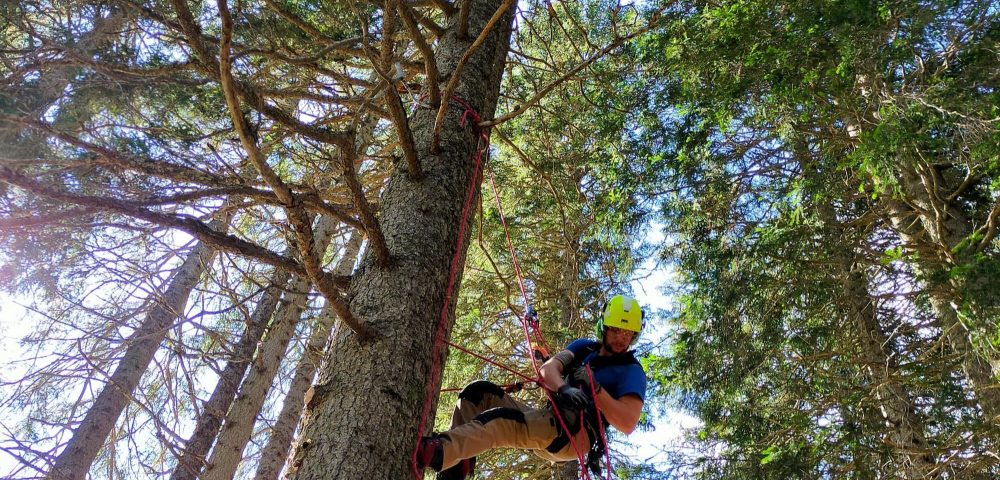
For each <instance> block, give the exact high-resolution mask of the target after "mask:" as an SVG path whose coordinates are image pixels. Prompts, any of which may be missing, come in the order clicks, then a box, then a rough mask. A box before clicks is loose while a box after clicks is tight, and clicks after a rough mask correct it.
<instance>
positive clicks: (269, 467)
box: [254, 232, 362, 480]
mask: <svg viewBox="0 0 1000 480" xmlns="http://www.w3.org/2000/svg"><path fill="white" fill-rule="evenodd" d="M361 240H362V237H361V235H360V234H358V233H357V232H355V233H354V234H353V235H352V236H351V238H350V240H348V241H347V244H346V245H344V253H343V257H342V260H341V261H340V262H339V263H338V265H337V268H336V269H335V270H334V272H333V273H334V275H349V274H350V273H351V269H352V268H353V267H354V262H355V260H356V259H357V257H358V253H359V252H360V251H361ZM336 319H337V316H336V313H335V312H334V311H333V309H331V308H330V307H329V306H324V307H323V310H322V312H320V314H319V318H318V319H317V322H316V327H315V328H314V329H313V331H312V333H310V334H309V340H308V343H306V348H305V353H304V354H303V355H302V359H301V360H299V364H298V365H297V366H296V367H295V374H294V376H293V377H292V382H291V383H290V384H289V385H288V393H287V394H286V395H285V400H284V403H283V404H282V406H281V413H279V414H278V419H277V420H276V421H275V422H274V426H273V427H271V435H270V436H269V437H268V439H267V444H266V445H265V446H264V449H263V450H261V455H260V462H259V464H258V466H257V473H256V474H255V475H254V478H255V480H277V478H278V475H279V474H280V473H281V469H282V467H284V465H285V459H286V458H287V457H288V451H289V450H290V449H291V446H292V437H293V435H294V433H295V428H296V427H297V426H298V425H299V420H300V419H301V417H302V409H303V408H305V403H304V401H305V398H306V392H307V391H308V390H309V386H310V385H312V382H313V378H314V377H315V376H316V371H317V369H318V368H319V366H320V364H321V362H322V360H323V357H324V354H325V352H326V345H327V343H328V342H329V340H330V334H331V333H332V332H333V326H334V323H335V321H336Z"/></svg>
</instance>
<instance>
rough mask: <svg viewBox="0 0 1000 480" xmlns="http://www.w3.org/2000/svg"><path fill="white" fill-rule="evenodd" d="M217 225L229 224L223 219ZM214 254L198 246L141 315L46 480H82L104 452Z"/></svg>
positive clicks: (208, 248) (209, 249)
mask: <svg viewBox="0 0 1000 480" xmlns="http://www.w3.org/2000/svg"><path fill="white" fill-rule="evenodd" d="M213 223H216V226H217V227H218V228H221V226H222V224H223V223H225V224H228V218H227V219H225V220H223V221H221V222H213ZM214 254H215V250H213V249H212V248H211V247H209V246H207V245H205V244H198V245H197V246H196V247H195V248H194V249H193V250H192V251H191V253H189V254H188V256H187V258H186V259H185V260H184V263H182V264H181V266H180V267H179V268H178V269H177V271H176V272H175V273H174V275H173V277H171V279H170V280H169V286H168V287H167V289H166V291H165V292H164V293H163V295H162V296H160V297H159V298H157V299H155V300H156V303H155V304H154V305H153V307H152V308H151V309H150V311H149V313H147V314H146V318H145V319H143V321H142V324H141V325H140V326H139V327H138V328H137V329H136V331H135V333H134V334H133V335H132V337H131V338H130V339H129V340H128V341H127V344H128V348H127V349H126V350H125V354H124V355H123V356H122V358H121V359H120V360H119V361H118V365H117V367H115V371H114V373H112V374H111V378H109V379H108V383H107V384H105V386H104V388H103V389H102V390H101V393H100V394H98V396H97V398H96V399H95V400H94V404H93V405H92V406H91V407H90V409H89V410H87V415H86V416H84V418H83V421H82V422H81V423H80V425H79V426H77V427H76V429H74V430H73V436H72V438H70V440H69V443H68V444H67V445H66V448H64V449H63V451H62V453H60V454H59V456H58V457H56V460H55V462H54V463H53V465H52V469H51V470H50V471H49V473H48V477H49V478H53V479H59V480H63V479H64V480H82V479H84V478H86V477H87V472H88V471H89V470H90V466H91V464H93V463H94V459H95V458H96V457H97V453H98V452H99V451H100V450H101V448H102V447H103V446H104V443H105V441H107V439H108V434H109V433H111V429H112V428H114V426H115V423H116V422H117V421H118V417H119V416H120V415H121V413H122V411H123V410H124V409H125V407H126V406H127V405H128V404H129V402H130V401H131V399H132V395H133V394H134V392H135V389H136V387H137V386H138V385H139V380H140V379H141V378H142V375H143V373H145V372H146V369H147V368H149V363H150V362H151V361H152V360H153V355H155V354H156V350H157V349H158V348H159V346H160V343H162V342H163V339H164V337H165V336H166V334H167V331H168V330H169V328H170V326H171V325H173V322H174V320H175V319H176V318H178V317H179V316H181V315H183V313H184V307H185V306H186V305H187V301H188V296H189V295H190V294H191V290H192V289H193V288H194V286H195V284H197V283H198V280H199V279H200V278H201V275H202V273H203V272H204V270H205V265H207V264H208V263H209V262H211V260H212V257H213V256H214Z"/></svg>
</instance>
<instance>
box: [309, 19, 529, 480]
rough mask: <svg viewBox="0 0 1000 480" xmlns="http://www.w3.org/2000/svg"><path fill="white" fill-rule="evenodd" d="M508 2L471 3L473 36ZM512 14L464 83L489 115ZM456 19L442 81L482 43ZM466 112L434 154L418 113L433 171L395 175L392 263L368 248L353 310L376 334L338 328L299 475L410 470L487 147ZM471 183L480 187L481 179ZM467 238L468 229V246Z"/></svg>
mask: <svg viewBox="0 0 1000 480" xmlns="http://www.w3.org/2000/svg"><path fill="white" fill-rule="evenodd" d="M501 3H502V2H501V1H500V0H491V1H481V2H470V10H471V11H470V15H469V26H470V28H469V31H470V36H472V37H475V36H477V35H478V33H479V32H480V31H481V30H482V29H483V27H484V25H485V23H486V21H487V20H488V19H489V18H490V17H491V16H492V15H493V13H494V12H495V11H496V10H497V8H498V6H500V5H501ZM512 14H513V4H511V6H510V7H509V8H508V9H506V14H505V15H504V16H503V17H502V19H501V20H500V22H499V23H498V25H497V26H496V28H494V29H493V30H492V32H491V34H490V35H489V36H488V38H487V39H486V41H485V42H484V43H483V45H482V46H481V47H480V48H479V49H478V50H477V51H476V53H475V54H473V55H472V56H471V57H470V59H469V61H468V63H467V64H466V65H465V68H464V70H463V71H462V73H461V76H460V81H459V83H458V88H457V90H456V94H457V95H458V96H460V97H461V98H464V99H465V100H466V101H468V102H469V103H470V104H471V105H472V106H473V108H475V109H476V111H478V112H479V114H480V115H482V117H483V119H484V120H486V119H490V118H492V117H493V114H494V111H495V108H496V101H497V97H498V95H499V87H500V80H501V76H502V74H503V65H504V60H505V57H506V54H507V50H508V46H509V41H510V32H511V28H512V19H513V15H512ZM450 20H451V25H450V26H449V28H448V30H447V32H446V33H445V35H444V36H443V37H442V38H441V39H440V40H439V42H438V44H437V50H436V52H435V53H436V58H437V65H438V70H439V71H440V72H442V73H443V75H444V76H445V77H447V76H450V75H451V73H452V72H453V71H454V68H455V64H456V63H457V62H458V60H459V59H460V58H461V57H462V55H463V53H464V52H465V49H466V48H467V47H468V46H469V45H470V44H471V42H472V40H473V39H471V38H470V39H463V38H459V37H458V35H457V32H456V30H457V27H456V25H455V20H456V19H455V18H452V19H450ZM462 112H463V108H461V107H459V106H458V105H457V104H456V103H455V102H451V103H450V108H449V110H448V115H447V116H446V118H445V121H444V124H443V129H442V138H441V145H440V147H441V148H440V150H439V152H438V153H437V154H432V153H431V149H430V143H431V142H430V141H431V135H432V129H433V121H434V116H435V113H436V112H435V111H433V110H428V109H418V110H417V111H416V112H415V113H414V114H413V118H412V119H411V125H412V131H413V136H414V140H415V141H416V144H417V153H418V156H419V158H420V164H421V165H422V166H423V169H424V171H423V173H424V178H423V179H421V180H419V181H414V180H410V178H409V173H408V172H407V171H406V170H405V166H403V165H400V166H399V168H397V170H396V171H394V172H393V174H392V175H391V177H390V179H389V181H388V183H387V185H386V188H385V191H384V194H383V198H382V208H381V219H380V222H381V224H382V228H383V232H384V234H385V239H386V243H387V246H388V248H389V251H390V253H391V255H392V263H391V265H390V266H388V267H384V268H382V267H378V266H377V264H376V261H377V259H376V258H375V257H374V256H373V255H372V253H371V252H368V253H366V254H365V257H364V259H363V260H362V262H361V266H360V268H359V270H358V271H357V273H356V274H355V275H354V279H353V281H352V283H351V289H350V297H351V298H350V308H351V311H352V313H354V315H355V316H356V317H357V318H359V319H362V320H363V321H364V322H365V323H366V325H367V326H369V327H370V328H371V330H372V331H374V332H377V336H376V338H373V339H371V340H368V341H365V342H360V341H359V340H358V337H357V335H355V334H353V333H352V332H350V331H349V330H346V329H340V330H338V331H337V332H336V334H335V335H334V339H333V342H332V347H331V349H330V353H329V355H328V359H327V366H326V368H325V369H324V371H323V372H322V373H321V375H320V380H319V382H318V384H317V385H315V386H314V387H313V392H314V393H313V396H312V398H311V399H310V401H309V403H308V405H307V407H306V412H305V415H304V421H303V432H302V435H301V439H300V441H299V443H298V445H297V449H296V452H295V454H294V457H293V459H292V463H291V465H290V468H289V470H290V472H289V477H290V478H294V479H306V478H308V479H320V478H322V479H324V480H328V479H350V480H356V479H359V478H378V479H402V478H411V477H412V473H411V467H410V465H411V463H410V458H411V454H412V452H413V449H414V446H415V444H416V441H417V438H416V437H417V429H418V425H419V422H420V418H418V417H419V416H420V412H421V410H422V407H423V404H424V398H425V393H426V392H427V391H428V388H429V389H431V390H432V391H434V392H436V391H437V390H438V389H439V388H440V378H436V379H433V381H431V380H430V378H429V377H430V374H429V372H430V371H431V364H432V360H431V359H432V357H433V355H432V352H433V350H434V348H435V338H434V337H435V332H436V326H437V323H438V318H439V316H440V312H441V309H442V306H443V305H444V304H446V303H447V305H448V311H449V315H448V316H447V318H446V319H445V322H446V323H445V324H444V332H445V336H446V337H447V336H448V335H450V331H451V326H452V324H453V322H454V311H453V309H454V305H455V301H456V298H457V285H456V292H455V293H453V295H452V296H451V297H450V298H447V299H446V298H445V290H446V286H447V284H448V279H449V269H450V267H451V263H452V257H453V256H454V255H455V253H456V252H455V246H456V245H457V244H458V243H459V242H458V240H459V223H460V218H461V215H462V209H463V205H464V202H465V196H466V191H467V189H468V188H469V185H470V183H472V182H471V180H472V178H473V170H474V169H473V162H472V158H473V156H474V154H475V152H476V150H477V147H478V145H479V141H478V140H479V138H478V135H477V132H476V130H475V129H474V128H473V127H472V126H470V125H465V126H462V125H460V124H459V119H460V117H461V116H462ZM473 186H474V188H475V191H476V192H478V183H476V184H474V185H473ZM474 204H475V203H474ZM470 220H471V219H470ZM468 235H469V232H468V230H466V232H465V238H463V239H462V240H463V245H467V240H468ZM464 260H465V247H463V248H462V249H461V251H460V252H458V274H459V277H458V278H457V281H460V280H461V277H460V274H461V270H462V266H463V265H464ZM436 398H437V396H436V395H434V397H433V400H432V405H431V407H432V410H431V411H432V412H433V406H434V405H433V403H436Z"/></svg>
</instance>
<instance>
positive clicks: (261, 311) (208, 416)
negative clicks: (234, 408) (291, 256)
mask: <svg viewBox="0 0 1000 480" xmlns="http://www.w3.org/2000/svg"><path fill="white" fill-rule="evenodd" d="M289 277H290V275H289V273H288V272H287V271H284V270H280V269H279V270H276V271H275V272H274V273H273V274H272V275H271V279H270V282H271V284H270V286H269V287H268V288H267V289H266V290H265V291H264V294H263V296H262V297H261V299H260V301H259V302H258V303H257V306H256V307H255V308H254V311H253V313H252V314H251V315H250V318H249V319H247V324H246V327H245V329H244V330H243V335H242V336H241V337H240V339H239V341H238V342H237V344H236V346H235V347H234V348H233V351H232V357H231V358H230V359H229V361H228V362H227V363H226V367H225V368H224V369H223V370H222V373H221V374H220V375H219V381H218V383H217V384H216V386H215V390H213V391H212V395H211V397H209V399H208V401H207V402H205V406H204V409H203V411H202V414H201V416H200V417H198V422H197V424H196V425H195V429H194V433H192V434H191V438H190V440H188V442H187V445H186V446H185V447H184V450H183V451H182V453H181V456H180V457H179V458H178V459H177V466H176V467H175V468H174V473H173V474H172V475H171V476H170V478H171V480H194V479H195V478H196V477H197V476H198V472H200V471H201V468H202V466H203V465H204V462H205V457H206V456H207V455H208V451H209V450H210V449H211V448H212V442H213V441H215V438H216V436H217V435H218V434H219V427H221V426H222V419H223V418H224V417H225V416H226V412H227V411H229V407H230V406H231V405H232V404H233V399H234V398H235V397H236V390H237V387H239V385H240V382H241V381H242V380H243V377H244V376H245V375H246V372H247V368H248V367H249V365H250V358H251V357H253V353H254V351H255V350H256V349H257V344H258V343H259V342H260V339H261V337H263V336H264V331H265V330H267V324H268V322H269V321H270V320H271V317H273V316H274V311H275V308H276V307H277V305H278V300H279V299H280V298H281V293H282V292H283V291H284V290H285V288H286V287H287V286H288V285H287V284H288V279H289Z"/></svg>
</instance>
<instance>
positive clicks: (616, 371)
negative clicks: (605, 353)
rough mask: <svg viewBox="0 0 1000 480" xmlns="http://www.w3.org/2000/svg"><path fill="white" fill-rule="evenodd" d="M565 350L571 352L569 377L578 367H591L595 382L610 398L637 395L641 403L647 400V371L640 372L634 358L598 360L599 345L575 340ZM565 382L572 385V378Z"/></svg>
mask: <svg viewBox="0 0 1000 480" xmlns="http://www.w3.org/2000/svg"><path fill="white" fill-rule="evenodd" d="M566 350H569V351H571V352H573V363H572V364H570V365H569V366H568V368H567V369H566V372H565V373H566V374H572V373H573V371H572V369H574V368H578V367H580V366H581V365H590V366H591V370H593V372H594V380H596V381H597V383H600V384H601V387H604V389H605V390H607V391H608V393H609V394H610V395H611V397H612V398H615V399H619V398H621V397H622V396H624V395H629V394H632V395H638V396H639V398H640V399H642V401H643V402H645V401H646V372H643V371H642V366H641V365H639V364H638V363H637V362H633V361H631V360H633V359H634V358H635V357H633V356H632V355H631V354H623V355H615V356H613V357H601V358H598V352H599V351H600V350H601V344H600V342H597V341H594V340H587V339H579V340H574V341H573V342H571V343H570V344H569V345H567V346H566ZM567 380H569V381H570V384H571V385H573V380H572V378H568V379H567ZM573 386H575V387H578V386H579V385H573ZM588 393H589V392H588Z"/></svg>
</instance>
